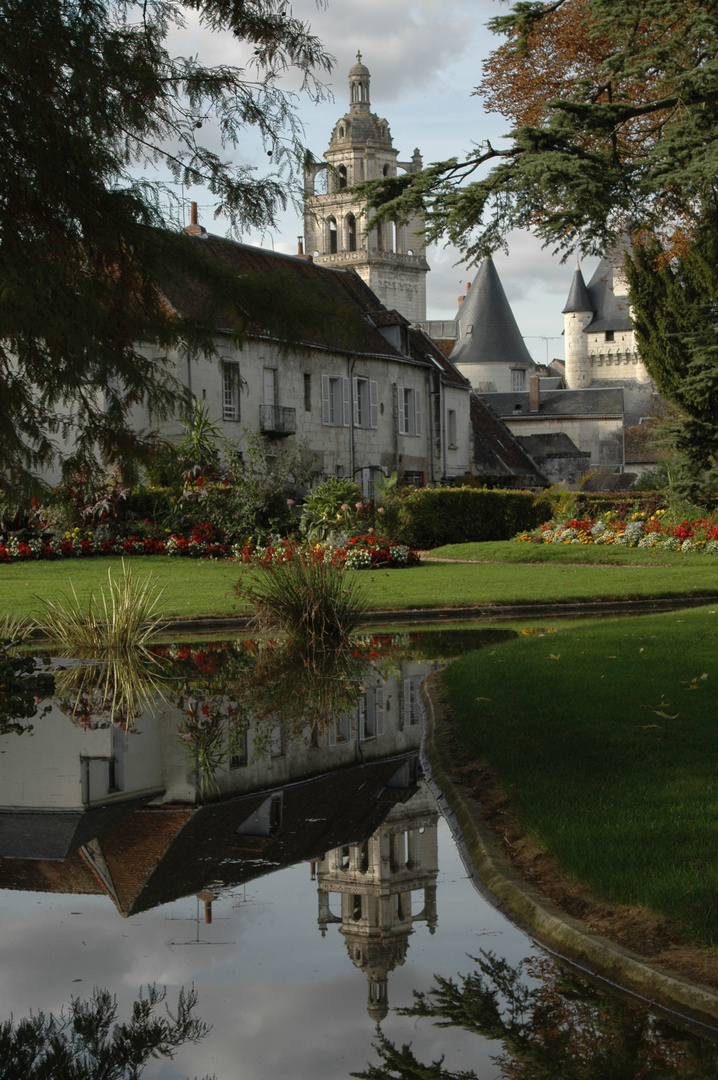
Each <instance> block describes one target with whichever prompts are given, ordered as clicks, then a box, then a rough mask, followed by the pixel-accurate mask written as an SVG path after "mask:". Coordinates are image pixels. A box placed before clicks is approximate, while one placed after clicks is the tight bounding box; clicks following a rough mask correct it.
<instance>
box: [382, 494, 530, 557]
mask: <svg viewBox="0 0 718 1080" xmlns="http://www.w3.org/2000/svg"><path fill="white" fill-rule="evenodd" d="M385 509H386V519H385V521H384V523H383V524H384V527H385V528H386V531H387V532H388V533H389V535H390V536H391V538H392V539H393V540H398V541H399V543H401V544H408V545H409V547H415V548H420V549H427V548H434V547H441V546H442V545H443V544H463V543H468V542H474V543H475V542H477V541H482V540H510V539H511V538H512V537H513V536H516V534H517V533H519V532H522V531H524V530H528V529H535V528H537V526H539V525H540V524H541V523H542V522H544V521H546V520H547V519H548V518H549V517H550V516H551V506H550V504H549V503H548V501H547V500H545V499H543V498H540V497H539V498H537V497H536V495H534V494H533V493H531V492H528V491H501V490H498V489H495V488H494V489H492V490H486V489H483V488H470V487H462V488H416V489H414V490H411V491H410V492H409V494H403V493H400V492H398V493H397V494H396V495H393V496H391V497H390V498H389V499H388V500H387V501H386V503H385Z"/></svg>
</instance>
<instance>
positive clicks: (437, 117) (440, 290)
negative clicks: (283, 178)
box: [181, 0, 597, 361]
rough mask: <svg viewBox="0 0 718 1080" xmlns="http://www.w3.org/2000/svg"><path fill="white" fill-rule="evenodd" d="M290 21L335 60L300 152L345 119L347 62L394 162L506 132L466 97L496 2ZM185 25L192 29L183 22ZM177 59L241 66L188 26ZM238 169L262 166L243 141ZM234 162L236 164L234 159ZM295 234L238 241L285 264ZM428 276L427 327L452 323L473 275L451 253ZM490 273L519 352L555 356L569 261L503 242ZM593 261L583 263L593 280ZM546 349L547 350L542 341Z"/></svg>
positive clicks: (293, 223) (390, 7) (360, 1)
mask: <svg viewBox="0 0 718 1080" xmlns="http://www.w3.org/2000/svg"><path fill="white" fill-rule="evenodd" d="M293 10H294V13H295V15H297V16H298V17H300V18H302V19H303V20H305V21H307V22H309V23H310V24H311V27H312V30H313V32H314V33H316V35H317V36H318V37H319V38H320V39H321V40H322V42H323V43H324V46H325V48H326V49H327V51H328V52H330V53H331V54H332V55H333V56H334V57H335V59H336V63H335V67H334V70H333V73H332V75H331V76H330V77H329V78H328V80H327V82H328V84H329V88H330V90H331V92H332V94H333V97H334V100H333V101H328V102H323V103H320V104H318V105H314V104H312V103H311V102H309V101H308V100H307V99H305V98H304V99H302V98H299V99H298V109H299V115H300V117H301V120H302V122H303V124H304V128H305V141H306V144H307V146H308V147H309V148H310V149H311V150H312V151H313V152H314V153H315V154H316V155H317V156H322V154H323V153H324V151H325V150H326V148H327V145H328V142H329V136H330V133H331V130H332V128H333V126H334V124H335V122H336V121H337V120H338V119H339V117H340V116H342V115H344V113H346V112H347V111H348V108H349V96H348V79H347V75H348V72H349V68H350V67H351V66H352V64H353V63H355V58H356V53H357V50H360V51H361V53H362V59H363V62H364V63H365V64H366V65H367V67H368V68H369V70H370V72H371V108H372V111H373V112H375V113H377V114H378V115H379V116H382V117H385V118H386V119H387V120H388V121H389V126H390V128H391V133H392V137H393V141H394V146H395V147H396V148H397V149H398V150H399V152H400V157H401V159H403V160H406V159H408V158H409V157H410V156H411V154H412V152H413V150H414V147H418V148H419V150H420V151H421V153H422V155H423V158H424V163H425V164H428V163H430V162H433V161H439V160H441V159H444V158H447V157H451V156H454V155H461V154H463V153H464V152H466V151H469V150H470V149H471V147H472V144H473V143H475V142H478V141H480V140H482V139H484V138H486V137H487V136H488V137H490V138H491V139H492V141H493V142H494V144H496V143H498V142H499V140H500V138H501V136H502V135H505V134H506V133H507V131H508V128H509V125H508V123H507V121H505V120H504V119H503V118H502V117H501V116H497V115H489V114H487V113H486V112H485V110H484V107H483V103H482V101H481V99H480V98H479V97H476V96H474V95H473V94H472V90H473V88H474V86H475V85H476V83H477V82H478V81H479V79H480V77H481V63H482V59H483V58H484V57H485V56H486V55H487V54H488V53H489V51H490V50H491V49H492V48H493V47H495V45H496V44H497V42H498V41H499V39H498V38H495V37H494V35H492V34H491V33H490V32H489V30H488V29H487V28H486V23H487V21H488V20H489V19H490V18H491V17H492V16H493V15H496V14H501V13H502V12H505V11H506V10H507V4H506V3H505V2H504V0H453V2H452V3H451V4H449V5H447V4H446V3H445V0H328V2H327V4H326V6H324V5H323V4H321V3H320V4H317V3H315V0H295V2H294V4H293ZM193 20H194V17H193ZM183 38H185V40H183V41H182V44H181V48H182V51H185V50H187V49H188V48H195V49H196V51H198V52H199V54H200V56H201V58H202V59H203V60H205V61H206V62H209V61H211V62H223V63H235V64H241V63H242V61H243V57H242V56H241V55H240V52H239V50H238V47H237V44H236V42H234V41H233V39H232V38H231V36H227V37H219V36H217V35H209V34H207V33H205V32H203V31H202V30H201V28H200V27H199V25H198V23H197V22H196V21H192V20H190V21H188V26H187V30H186V32H185V35H183ZM238 153H239V154H240V155H242V154H245V155H246V160H247V161H250V160H252V155H255V159H256V158H259V159H260V160H261V156H262V155H261V148H259V147H258V146H253V145H252V143H251V140H249V141H248V142H247V143H246V144H243V146H242V147H240V150H239V151H238ZM243 160H244V159H243ZM188 197H189V198H193V199H196V201H197V202H198V203H199V204H200V219H201V220H202V221H203V223H204V224H205V225H206V227H207V228H208V229H209V230H210V231H219V232H221V231H223V229H222V223H221V222H215V223H213V222H212V204H211V202H210V201H209V197H208V195H207V193H206V192H203V191H199V190H198V191H195V192H191V193H189V196H188ZM302 231H303V227H302V222H301V220H300V218H299V217H298V216H297V214H296V213H295V212H288V213H286V214H285V215H283V217H282V219H281V223H280V228H279V230H278V231H277V232H276V233H275V234H274V235H273V236H271V237H270V236H264V237H260V236H257V235H252V234H250V233H248V234H247V235H245V236H244V237H243V239H244V240H245V241H247V242H248V243H257V244H263V245H265V246H274V247H275V248H276V249H278V250H281V251H288V252H295V251H296V249H297V247H296V245H297V236H299V235H300V234H301V233H302ZM428 255H429V264H430V266H431V268H432V269H431V273H430V274H429V277H428V282H427V308H428V312H427V314H428V317H429V318H433V319H442V318H443V319H451V318H453V317H454V316H455V313H456V309H457V297H458V296H459V294H460V293H463V292H464V291H465V288H466V282H467V281H468V280H471V279H473V277H474V275H475V273H476V268H475V267H466V266H465V265H456V263H457V260H458V253H457V252H456V251H455V250H453V249H451V248H442V247H432V248H430V249H429V253H428ZM495 262H496V267H497V269H498V272H499V275H500V277H501V280H502V282H503V285H504V288H505V290H506V293H507V295H508V297H509V300H510V302H511V304H512V307H513V310H514V314H515V316H516V319H517V321H518V324H519V328H520V330H521V333H522V334H523V335H524V337H525V338H526V343H527V346H528V348H529V350H530V351H531V353H532V354H533V355H534V356H535V358H536V359H537V360H539V361H543V360H545V359H546V356H547V354H548V355H549V356H550V357H554V356H559V357H560V356H562V355H563V342H562V339H561V332H562V329H563V318H562V315H561V309H562V307H563V305H564V302H565V300H566V297H567V295H568V290H569V286H570V282H571V277H572V274H573V269H574V264H573V262H572V261H569V262H568V263H565V264H562V263H561V262H560V260H559V259H558V258H555V257H553V256H552V255H551V253H550V252H549V251H546V250H542V248H541V245H540V244H539V243H538V241H536V240H535V239H534V238H533V237H532V236H529V235H528V234H513V235H512V236H511V237H510V244H509V254H508V256H506V255H504V254H502V253H497V255H496V256H495ZM596 262H597V260H587V261H586V263H585V265H584V272H585V273H586V274H587V275H590V273H592V271H593V268H594V266H595V264H596ZM546 338H549V339H550V340H548V341H546V340H545V339H546Z"/></svg>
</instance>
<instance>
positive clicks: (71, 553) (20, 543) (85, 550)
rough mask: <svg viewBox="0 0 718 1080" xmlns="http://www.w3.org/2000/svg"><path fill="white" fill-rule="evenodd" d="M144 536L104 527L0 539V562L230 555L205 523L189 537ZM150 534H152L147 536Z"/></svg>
mask: <svg viewBox="0 0 718 1080" xmlns="http://www.w3.org/2000/svg"><path fill="white" fill-rule="evenodd" d="M142 531H143V532H144V533H145V535H130V536H112V535H108V532H107V528H106V527H100V528H99V529H96V530H94V531H93V530H92V529H86V530H84V531H83V530H81V529H79V528H77V529H74V530H73V531H72V532H67V533H65V534H64V535H63V536H51V537H47V536H43V535H42V534H39V535H38V536H36V537H31V538H29V539H20V538H19V537H17V536H13V535H10V536H9V537H7V538H6V539H5V540H0V562H5V563H9V562H22V561H25V560H28V559H81V558H88V557H90V556H92V555H122V556H127V555H185V556H189V557H191V558H197V559H202V558H204V559H210V558H215V559H224V558H228V557H230V555H231V551H230V546H229V545H228V544H224V543H222V541H221V539H220V538H219V537H218V536H217V535H216V532H215V530H214V528H213V527H212V526H211V525H208V524H206V523H204V524H202V525H196V526H195V528H194V529H193V530H192V532H191V533H190V535H189V536H184V535H182V534H180V535H176V534H173V533H169V532H165V533H159V532H157V531H156V530H148V529H147V528H146V527H145V528H143V530H142ZM148 532H150V533H152V532H154V535H152V534H150V535H147V533H148Z"/></svg>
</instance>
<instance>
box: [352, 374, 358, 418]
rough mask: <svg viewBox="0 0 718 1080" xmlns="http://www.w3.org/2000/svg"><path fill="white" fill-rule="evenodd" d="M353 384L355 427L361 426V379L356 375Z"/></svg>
mask: <svg viewBox="0 0 718 1080" xmlns="http://www.w3.org/2000/svg"><path fill="white" fill-rule="evenodd" d="M352 385H353V389H354V427H359V380H358V379H357V378H356V377H354V378H353V379H352Z"/></svg>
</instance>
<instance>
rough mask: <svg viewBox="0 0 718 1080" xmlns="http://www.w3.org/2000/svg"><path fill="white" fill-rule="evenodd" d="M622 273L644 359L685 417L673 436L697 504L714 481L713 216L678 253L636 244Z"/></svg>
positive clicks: (717, 225) (716, 284)
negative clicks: (628, 290) (698, 497)
mask: <svg viewBox="0 0 718 1080" xmlns="http://www.w3.org/2000/svg"><path fill="white" fill-rule="evenodd" d="M626 270H627V277H628V282H629V288H630V292H631V301H632V306H633V315H634V324H635V329H636V337H637V339H638V345H639V348H640V351H641V358H642V359H643V362H644V363H645V365H646V367H647V368H648V370H649V372H650V373H651V375H652V377H653V378H654V379H655V382H656V385H657V386H658V389H659V391H660V392H661V393H662V394H663V395H664V397H666V398H667V399H668V400H669V401H671V402H673V403H674V404H675V405H677V406H678V408H679V410H680V412H681V414H682V415H681V417H680V418H679V419H677V420H676V421H674V423H673V425H672V426H673V436H674V442H675V446H676V447H677V449H678V450H680V451H682V452H683V453H684V454H685V456H686V459H687V464H688V469H687V472H686V475H685V476H684V477H683V478H682V486H683V488H684V490H685V493H686V494H687V495H689V496H691V497H693V498H696V497H697V496H699V495H700V493H701V489H710V487H711V486H713V484H714V481H715V480H716V479H717V478H718V477H717V476H716V471H718V470H717V466H718V211H716V210H714V209H711V210H709V211H707V212H706V214H705V216H704V219H703V221H702V222H701V224H700V225H699V226H698V227H697V228H696V230H695V232H694V233H693V235H692V237H691V239H690V242H686V243H685V244H684V245H683V246H682V248H681V249H680V250H678V251H676V250H675V247H674V250H673V251H672V252H667V251H666V250H665V248H664V247H663V245H661V244H660V243H659V241H658V240H656V239H652V240H650V241H649V242H648V243H636V244H635V245H634V248H633V250H632V252H631V255H630V256H629V257H628V258H627V260H626Z"/></svg>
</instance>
